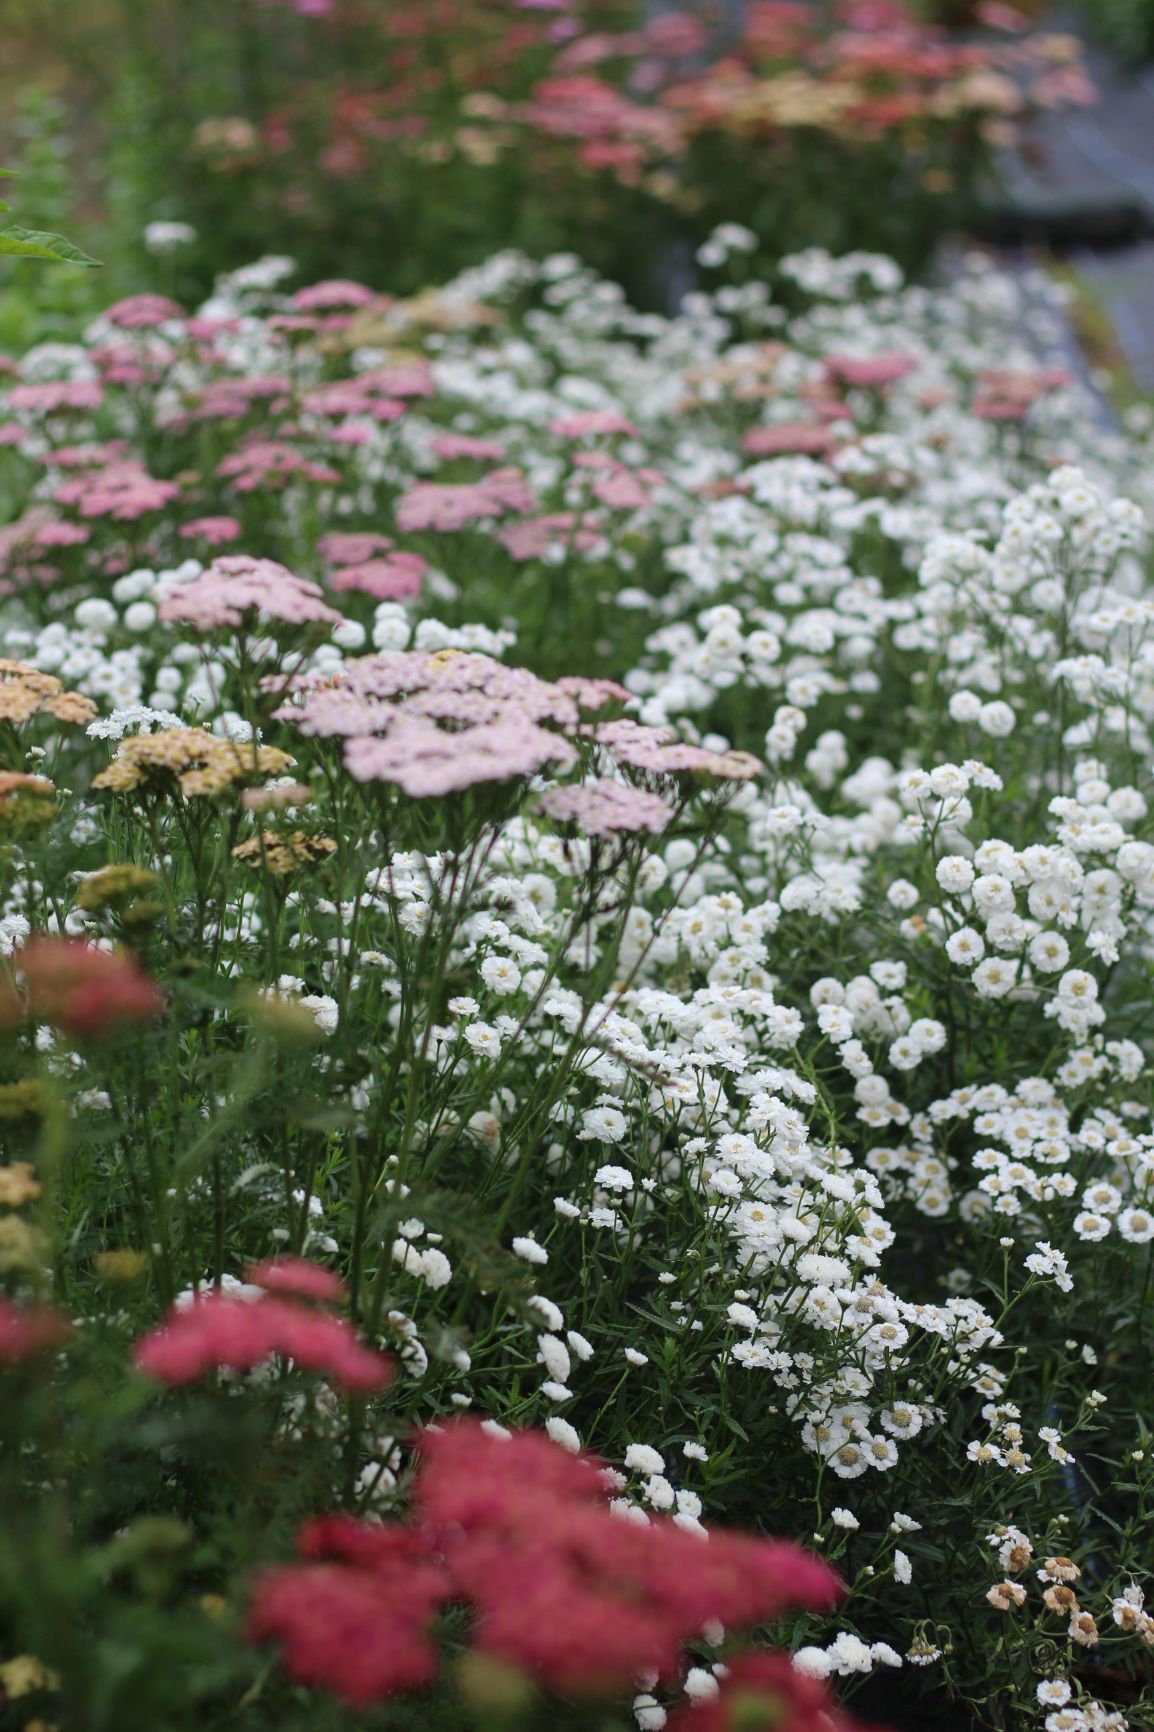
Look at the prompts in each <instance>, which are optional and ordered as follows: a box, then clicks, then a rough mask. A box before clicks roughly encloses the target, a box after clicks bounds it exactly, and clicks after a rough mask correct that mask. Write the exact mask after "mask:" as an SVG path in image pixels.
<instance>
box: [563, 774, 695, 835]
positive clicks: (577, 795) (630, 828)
mask: <svg viewBox="0 0 1154 1732" xmlns="http://www.w3.org/2000/svg"><path fill="white" fill-rule="evenodd" d="M540 805H541V810H542V811H543V812H547V813H548V814H549V816H550V817H551V818H555V819H556V820H557V821H558V823H561V824H576V826H577V828H578V829H579V830H580V831H581V833H582V835H585V836H609V835H612V834H613V833H614V832H615V831H626V832H635V831H640V830H645V831H648V832H649V834H650V835H654V836H656V835H659V834H660V832H661V831H662V830H664V829H665V828H666V826H667V825H668V823H669V821H670V819H671V818H672V817H673V810H672V807H670V806H669V805H668V804H667V803H666V802H665V801H664V800H663V799H662V798H661V795H660V794H652V793H650V792H649V791H648V790H647V789H645V788H633V787H630V785H629V783H628V782H610V781H607V780H605V779H604V778H599V779H597V780H595V781H592V782H584V783H581V784H579V785H578V786H576V787H571V788H550V789H549V791H548V793H545V794H542V796H541V800H540Z"/></svg>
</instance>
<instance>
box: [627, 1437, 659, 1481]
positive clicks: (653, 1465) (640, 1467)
mask: <svg viewBox="0 0 1154 1732" xmlns="http://www.w3.org/2000/svg"><path fill="white" fill-rule="evenodd" d="M625 1465H626V1467H627V1468H629V1469H631V1471H632V1472H633V1473H643V1474H654V1473H664V1472H665V1458H664V1456H662V1455H661V1454H660V1453H659V1452H658V1451H657V1450H655V1449H653V1448H652V1447H651V1446H650V1445H649V1444H648V1443H631V1444H630V1445H629V1447H628V1449H627V1450H626V1451H625Z"/></svg>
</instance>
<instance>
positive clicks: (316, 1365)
mask: <svg viewBox="0 0 1154 1732" xmlns="http://www.w3.org/2000/svg"><path fill="white" fill-rule="evenodd" d="M274 1353H276V1354H280V1355H281V1357H282V1358H284V1359H291V1360H292V1362H293V1364H294V1365H296V1366H299V1367H300V1368H301V1369H302V1370H304V1371H315V1372H318V1373H320V1374H322V1375H323V1376H325V1377H328V1378H330V1379H331V1380H332V1382H333V1383H335V1384H336V1386H337V1387H338V1388H339V1389H342V1390H344V1391H345V1393H346V1394H350V1395H353V1394H355V1395H371V1394H375V1393H377V1392H378V1391H380V1390H382V1389H384V1388H385V1387H386V1385H387V1384H388V1382H389V1380H390V1378H391V1377H392V1366H391V1364H390V1361H389V1360H388V1359H386V1358H385V1356H384V1354H382V1353H377V1352H376V1351H375V1350H374V1349H373V1348H371V1347H365V1346H364V1345H363V1344H362V1343H361V1342H359V1341H358V1340H357V1338H356V1336H355V1334H354V1333H353V1331H352V1329H351V1328H350V1327H349V1325H348V1324H347V1323H346V1322H345V1321H344V1320H343V1318H340V1317H333V1316H331V1315H330V1314H329V1313H328V1312H325V1311H315V1310H313V1309H312V1308H311V1307H309V1306H305V1305H296V1304H293V1302H292V1301H291V1300H289V1299H275V1298H268V1299H252V1300H250V1299H237V1298H233V1297H231V1296H229V1295H226V1294H221V1293H211V1294H209V1295H208V1297H207V1298H203V1299H202V1298H197V1299H195V1300H194V1301H193V1302H192V1304H190V1305H186V1306H183V1307H178V1306H173V1308H172V1310H171V1311H170V1312H169V1313H168V1316H167V1317H166V1318H165V1320H164V1322H163V1323H162V1324H161V1326H160V1328H159V1329H154V1330H152V1331H151V1333H150V1334H148V1335H145V1336H143V1337H142V1338H141V1340H139V1341H138V1342H137V1344H136V1352H135V1355H134V1357H135V1361H136V1365H137V1367H138V1369H139V1370H141V1371H143V1372H144V1373H145V1374H146V1376H148V1377H155V1378H157V1379H158V1380H159V1381H160V1382H162V1383H171V1384H181V1383H192V1382H194V1381H195V1380H196V1379H197V1378H198V1377H203V1376H205V1375H206V1373H208V1372H210V1371H220V1370H224V1371H251V1370H252V1368H253V1366H254V1365H261V1364H263V1363H264V1361H265V1360H266V1359H269V1358H271V1357H272V1355H273V1354H274Z"/></svg>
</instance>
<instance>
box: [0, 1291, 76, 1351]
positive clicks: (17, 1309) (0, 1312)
mask: <svg viewBox="0 0 1154 1732" xmlns="http://www.w3.org/2000/svg"><path fill="white" fill-rule="evenodd" d="M71 1330H72V1325H71V1323H70V1322H69V1320H68V1318H67V1317H65V1315H64V1313H63V1312H62V1311H56V1310H54V1309H53V1307H52V1306H51V1305H18V1304H17V1303H16V1301H15V1300H14V1299H9V1298H6V1297H5V1296H4V1295H3V1294H0V1365H23V1364H24V1363H25V1362H26V1361H27V1360H29V1359H36V1358H38V1357H39V1356H40V1354H42V1353H47V1352H48V1350H49V1349H50V1348H52V1347H59V1346H60V1344H61V1342H63V1341H66V1340H67V1339H68V1336H69V1335H70V1333H71Z"/></svg>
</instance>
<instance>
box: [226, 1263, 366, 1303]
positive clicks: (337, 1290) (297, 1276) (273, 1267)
mask: <svg viewBox="0 0 1154 1732" xmlns="http://www.w3.org/2000/svg"><path fill="white" fill-rule="evenodd" d="M244 1278H245V1280H246V1281H247V1282H249V1283H250V1285H251V1286H253V1287H263V1288H264V1290H265V1292H266V1293H287V1294H289V1295H290V1297H292V1298H294V1299H318V1300H320V1301H321V1302H322V1303H324V1304H329V1305H337V1304H339V1303H340V1301H341V1300H342V1299H344V1298H345V1296H346V1292H347V1289H346V1287H345V1284H344V1282H343V1281H342V1280H341V1278H340V1276H339V1275H337V1274H335V1273H334V1272H333V1270H332V1269H325V1268H322V1266H321V1265H320V1264H319V1263H310V1262H308V1261H307V1260H306V1259H305V1258H304V1257H287V1256H286V1257H273V1258H271V1259H270V1260H269V1261H268V1262H265V1263H250V1264H249V1266H248V1268H247V1269H246V1270H245V1272H244Z"/></svg>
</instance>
